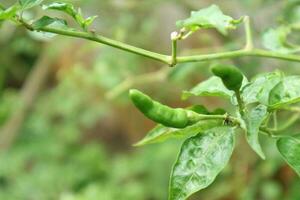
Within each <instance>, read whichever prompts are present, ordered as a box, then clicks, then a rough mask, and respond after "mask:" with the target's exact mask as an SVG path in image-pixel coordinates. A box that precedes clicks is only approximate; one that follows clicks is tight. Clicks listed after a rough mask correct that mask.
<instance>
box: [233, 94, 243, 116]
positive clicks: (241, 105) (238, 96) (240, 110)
mask: <svg viewBox="0 0 300 200" xmlns="http://www.w3.org/2000/svg"><path fill="white" fill-rule="evenodd" d="M234 92H235V95H236V99H237V102H238V106H239V112H240V114H241V116H244V109H245V105H244V102H243V100H242V97H241V93H240V91H239V90H236V91H234Z"/></svg>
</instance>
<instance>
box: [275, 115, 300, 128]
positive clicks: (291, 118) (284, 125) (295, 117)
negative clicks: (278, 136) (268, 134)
mask: <svg viewBox="0 0 300 200" xmlns="http://www.w3.org/2000/svg"><path fill="white" fill-rule="evenodd" d="M299 115H300V114H299V113H297V114H294V115H293V116H292V117H290V118H289V119H288V121H286V122H285V123H284V124H283V125H282V126H281V127H279V128H278V129H276V131H283V130H285V129H287V128H289V127H290V126H291V125H293V124H294V123H295V122H296V121H297V120H298V119H299Z"/></svg>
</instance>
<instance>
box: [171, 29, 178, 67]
mask: <svg viewBox="0 0 300 200" xmlns="http://www.w3.org/2000/svg"><path fill="white" fill-rule="evenodd" d="M178 38H179V35H178V33H177V32H176V31H175V32H173V33H171V41H172V54H171V65H170V66H171V67H173V66H175V65H176V63H177V41H178Z"/></svg>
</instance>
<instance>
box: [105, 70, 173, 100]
mask: <svg viewBox="0 0 300 200" xmlns="http://www.w3.org/2000/svg"><path fill="white" fill-rule="evenodd" d="M168 72H170V68H166V67H163V68H161V69H160V70H158V71H156V72H151V73H147V74H142V75H139V76H135V77H129V78H127V79H126V80H124V81H123V82H121V83H120V84H119V85H117V86H116V87H115V88H113V89H112V90H110V91H109V92H107V93H106V94H105V98H106V99H107V100H113V99H115V98H117V97H118V96H119V95H121V94H122V93H124V92H126V91H127V90H129V89H130V88H131V87H133V86H136V85H140V84H149V83H153V82H157V81H163V80H164V79H165V78H166V77H167V75H168Z"/></svg>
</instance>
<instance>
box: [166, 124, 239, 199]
mask: <svg viewBox="0 0 300 200" xmlns="http://www.w3.org/2000/svg"><path fill="white" fill-rule="evenodd" d="M233 148H234V130H233V128H230V127H216V128H213V129H210V130H208V131H206V132H204V133H199V134H198V135H196V136H194V137H191V138H189V139H187V140H186V141H185V142H184V143H183V145H182V147H181V150H180V153H179V156H178V159H177V161H176V163H175V165H174V168H173V171H172V174H171V180H170V194H169V200H185V199H186V198H187V197H189V196H190V195H192V194H193V193H195V192H197V191H199V190H201V189H203V188H206V187H207V186H208V185H210V184H211V183H212V182H213V181H214V179H215V178H216V176H217V175H218V174H219V173H220V171H221V170H222V169H223V168H224V167H225V165H226V164H227V162H228V161H229V159H230V157H231V154H232V151H233Z"/></svg>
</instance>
